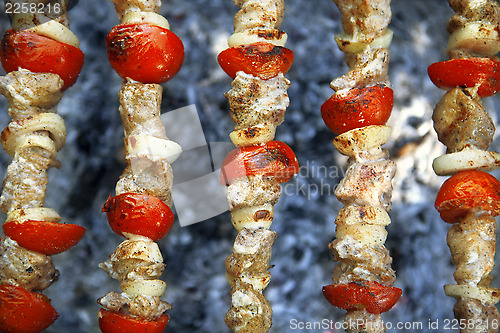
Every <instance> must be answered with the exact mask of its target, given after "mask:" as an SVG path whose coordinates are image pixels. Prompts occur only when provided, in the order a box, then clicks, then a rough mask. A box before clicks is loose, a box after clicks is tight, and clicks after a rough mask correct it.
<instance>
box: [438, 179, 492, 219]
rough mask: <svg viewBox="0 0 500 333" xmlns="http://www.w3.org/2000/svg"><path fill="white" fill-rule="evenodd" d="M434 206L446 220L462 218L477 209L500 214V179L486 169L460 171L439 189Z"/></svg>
mask: <svg viewBox="0 0 500 333" xmlns="http://www.w3.org/2000/svg"><path fill="white" fill-rule="evenodd" d="M434 207H436V209H437V210H438V212H439V214H440V215H441V218H442V219H443V220H444V221H445V222H449V223H455V222H460V220H462V219H463V218H464V217H465V216H466V215H467V213H469V212H470V211H471V210H473V209H475V210H477V211H486V212H489V213H490V214H491V215H492V216H497V215H499V214H500V181H498V179H496V178H495V177H494V176H492V175H490V174H489V173H487V172H484V171H478V170H466V171H460V172H458V173H456V174H454V175H453V176H451V177H450V178H448V179H447V180H446V181H445V182H444V183H443V185H442V186H441V188H440V189H439V191H438V194H437V196H436V202H435V204H434Z"/></svg>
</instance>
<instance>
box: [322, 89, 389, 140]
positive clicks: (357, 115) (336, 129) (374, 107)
mask: <svg viewBox="0 0 500 333" xmlns="http://www.w3.org/2000/svg"><path fill="white" fill-rule="evenodd" d="M393 105H394V93H393V91H392V89H391V88H389V87H386V86H384V85H377V86H373V87H366V88H353V89H351V90H350V91H349V92H347V94H345V95H343V94H337V93H336V94H333V95H332V96H331V97H330V98H329V99H328V100H327V101H326V102H325V103H323V105H321V116H322V118H323V121H324V122H325V124H326V126H328V128H329V129H330V130H331V131H332V132H333V133H334V134H336V135H339V134H342V133H344V132H347V131H350V130H352V129H355V128H361V127H365V126H369V125H384V124H385V123H386V122H387V120H389V117H390V116H391V111H392V107H393Z"/></svg>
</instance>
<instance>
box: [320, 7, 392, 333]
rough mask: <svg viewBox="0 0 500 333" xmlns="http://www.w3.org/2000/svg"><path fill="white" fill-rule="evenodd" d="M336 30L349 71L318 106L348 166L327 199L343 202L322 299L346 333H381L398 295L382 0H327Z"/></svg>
mask: <svg viewBox="0 0 500 333" xmlns="http://www.w3.org/2000/svg"><path fill="white" fill-rule="evenodd" d="M334 2H335V4H336V5H337V6H338V8H339V10H340V12H341V17H342V27H343V30H344V31H343V32H342V33H340V34H338V35H337V36H336V37H335V40H336V42H337V44H338V46H339V48H340V49H341V50H342V51H343V52H344V53H345V57H346V62H347V64H348V65H349V68H350V70H349V72H348V73H347V74H346V75H343V76H341V77H339V78H336V79H334V80H333V81H332V82H331V84H330V87H331V88H332V89H333V90H334V91H335V93H334V94H333V95H332V96H331V97H330V98H329V99H328V100H327V101H326V102H325V103H324V104H323V105H322V106H321V114H322V117H323V120H324V121H325V124H326V125H327V126H328V128H329V129H330V130H331V131H332V132H333V133H334V134H336V135H337V136H336V138H335V139H334V140H333V144H334V146H335V148H337V150H338V151H339V152H340V153H342V154H344V155H347V156H349V162H350V165H349V168H348V169H347V172H346V174H345V177H344V178H343V179H342V180H341V182H340V184H339V185H338V187H337V189H336V190H335V195H336V196H337V198H338V199H339V200H340V201H341V202H342V203H343V204H344V208H342V209H341V210H340V212H339V213H338V215H337V218H336V220H335V223H336V230H335V240H334V241H333V242H331V243H330V245H329V249H330V251H331V252H332V254H333V257H334V260H335V261H337V262H339V264H338V265H336V267H335V269H334V273H333V275H332V280H333V282H334V283H333V284H330V285H327V286H325V287H323V294H324V296H325V298H326V299H327V300H328V301H329V302H330V303H331V304H332V305H334V306H336V307H339V308H341V309H345V310H347V313H346V315H345V317H344V322H345V323H346V327H347V331H348V332H385V327H384V325H383V322H382V319H381V313H383V312H385V311H388V310H389V309H390V308H391V307H392V306H394V305H395V304H396V302H397V301H398V299H399V298H400V296H401V293H402V292H401V290H400V289H398V288H395V287H392V286H391V285H392V284H393V283H394V281H395V279H396V277H395V272H394V270H393V269H392V268H391V262H392V258H391V256H390V254H389V251H388V250H387V248H386V247H385V246H384V243H385V240H386V237H387V231H386V230H385V227H386V226H387V225H388V224H390V222H391V221H390V218H389V215H388V214H387V212H388V211H389V210H390V209H391V192H392V184H391V181H392V179H393V177H394V173H395V163H394V162H393V161H390V160H389V159H388V153H387V151H386V149H382V148H381V146H382V145H383V144H385V143H386V142H387V141H388V140H389V136H390V133H391V129H390V127H388V126H386V125H385V123H386V121H387V120H388V119H389V117H390V114H391V111H392V107H393V91H392V89H391V88H390V87H389V85H390V82H389V78H388V76H387V72H388V63H389V50H388V47H389V44H390V42H391V39H392V31H391V30H390V29H388V28H387V25H388V24H389V22H390V19H391V8H390V1H389V0H370V1H366V0H363V1H361V0H359V1H346V0H334Z"/></svg>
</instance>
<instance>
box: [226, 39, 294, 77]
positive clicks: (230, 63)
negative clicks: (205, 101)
mask: <svg viewBox="0 0 500 333" xmlns="http://www.w3.org/2000/svg"><path fill="white" fill-rule="evenodd" d="M293 59H294V56H293V52H292V51H291V50H289V49H287V48H284V47H282V46H276V45H273V44H271V43H266V42H257V43H253V44H249V45H240V46H234V47H231V48H228V49H226V50H224V51H222V52H221V53H219V56H218V57H217V60H218V61H219V65H220V66H221V68H222V69H223V70H224V72H226V74H227V75H229V76H230V77H231V78H233V79H234V78H235V77H236V73H237V72H238V71H243V72H245V73H247V74H252V75H253V76H257V77H259V78H261V79H263V80H267V79H270V78H272V77H275V76H276V75H278V74H279V73H282V74H285V73H286V72H288V70H289V69H290V67H292V63H293Z"/></svg>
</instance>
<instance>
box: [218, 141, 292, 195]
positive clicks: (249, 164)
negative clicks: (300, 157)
mask: <svg viewBox="0 0 500 333" xmlns="http://www.w3.org/2000/svg"><path fill="white" fill-rule="evenodd" d="M297 172H299V163H298V161H297V158H296V157H295V154H294V153H293V151H292V149H291V148H290V147H288V146H287V145H286V144H284V143H283V142H281V141H269V142H267V143H266V144H265V145H262V146H248V147H240V148H236V149H234V150H233V151H231V152H230V153H229V154H228V155H227V156H226V158H225V159H224V162H223V163H222V168H221V183H222V184H226V185H230V184H231V183H232V182H233V181H234V180H236V179H240V178H244V177H246V176H252V175H263V176H267V177H274V178H275V179H276V180H277V181H278V182H286V181H288V180H290V179H291V178H292V177H293V175H295V174H296V173H297Z"/></svg>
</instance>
